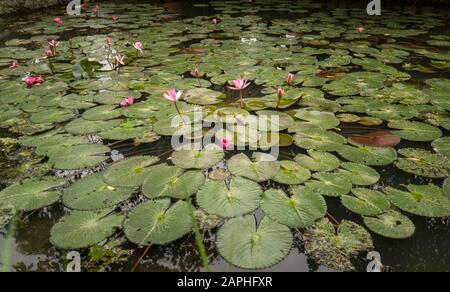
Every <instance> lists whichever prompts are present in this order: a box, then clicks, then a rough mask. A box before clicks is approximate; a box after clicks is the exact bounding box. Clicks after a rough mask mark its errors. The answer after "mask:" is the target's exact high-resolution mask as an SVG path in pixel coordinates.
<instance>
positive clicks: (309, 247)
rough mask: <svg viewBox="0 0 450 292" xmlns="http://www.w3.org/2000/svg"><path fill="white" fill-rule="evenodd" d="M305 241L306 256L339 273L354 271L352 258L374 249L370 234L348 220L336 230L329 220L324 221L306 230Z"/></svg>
mask: <svg viewBox="0 0 450 292" xmlns="http://www.w3.org/2000/svg"><path fill="white" fill-rule="evenodd" d="M304 239H305V250H306V254H308V255H309V256H311V257H312V258H313V259H314V260H315V261H316V262H317V263H318V264H321V265H324V266H327V267H329V268H331V269H334V270H338V271H352V270H354V269H355V267H354V266H353V264H352V262H351V260H352V258H353V257H355V256H357V255H358V254H359V253H361V252H363V251H370V250H372V249H373V242H372V237H371V236H370V234H369V233H368V232H367V231H366V230H365V229H364V228H363V227H361V226H359V225H358V224H356V223H354V222H351V221H346V220H344V221H342V222H341V224H340V225H339V227H338V228H337V230H336V229H335V227H334V225H333V224H332V223H331V222H330V221H329V220H328V219H326V218H325V219H322V220H321V221H319V222H317V223H316V225H315V226H314V227H311V228H309V229H307V230H306V232H305V234H304Z"/></svg>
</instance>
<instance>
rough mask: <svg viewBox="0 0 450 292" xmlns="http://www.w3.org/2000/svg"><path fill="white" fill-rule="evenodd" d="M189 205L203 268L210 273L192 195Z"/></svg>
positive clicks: (188, 199) (188, 200) (188, 201)
mask: <svg viewBox="0 0 450 292" xmlns="http://www.w3.org/2000/svg"><path fill="white" fill-rule="evenodd" d="M187 205H188V210H189V215H190V216H191V219H192V225H193V227H194V232H195V240H196V241H197V247H198V251H199V253H200V257H201V258H202V263H203V267H204V268H205V271H206V272H210V271H211V269H210V268H209V263H208V256H207V255H206V248H205V245H204V243H203V236H202V234H201V233H200V227H199V226H198V221H197V218H196V217H195V214H194V209H193V208H192V202H191V198H190V195H188V198H187Z"/></svg>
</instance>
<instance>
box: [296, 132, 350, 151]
mask: <svg viewBox="0 0 450 292" xmlns="http://www.w3.org/2000/svg"><path fill="white" fill-rule="evenodd" d="M346 142H347V140H346V139H345V138H344V137H343V136H341V135H339V134H337V133H334V132H330V131H324V130H320V129H303V130H301V131H300V132H297V133H296V134H295V136H294V143H295V145H297V146H298V147H300V148H303V149H306V150H318V151H336V150H337V149H340V148H341V147H342V145H343V144H345V143H346Z"/></svg>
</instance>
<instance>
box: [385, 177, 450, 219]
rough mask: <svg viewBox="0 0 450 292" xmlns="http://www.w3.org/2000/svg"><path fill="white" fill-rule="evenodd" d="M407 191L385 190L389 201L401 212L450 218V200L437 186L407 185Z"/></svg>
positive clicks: (390, 188) (389, 188)
mask: <svg viewBox="0 0 450 292" xmlns="http://www.w3.org/2000/svg"><path fill="white" fill-rule="evenodd" d="M406 189H407V191H401V190H398V189H395V188H392V187H388V188H386V189H385V190H384V192H385V193H386V194H387V197H388V199H389V201H391V203H392V204H394V205H395V206H397V207H398V208H400V209H401V210H403V211H405V212H408V213H411V214H414V215H418V216H424V217H448V216H450V198H448V197H446V196H445V195H444V193H443V192H442V189H441V188H440V187H437V186H435V185H407V186H406Z"/></svg>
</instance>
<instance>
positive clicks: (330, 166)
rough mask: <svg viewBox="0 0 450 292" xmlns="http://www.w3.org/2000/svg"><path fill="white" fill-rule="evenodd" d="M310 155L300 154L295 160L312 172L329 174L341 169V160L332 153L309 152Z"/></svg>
mask: <svg viewBox="0 0 450 292" xmlns="http://www.w3.org/2000/svg"><path fill="white" fill-rule="evenodd" d="M308 154H309V156H308V155H303V154H299V155H297V156H296V157H295V158H294V160H295V161H296V162H297V163H298V164H300V165H301V166H302V167H305V168H307V169H309V170H311V171H316V172H327V171H333V170H335V169H336V168H338V167H339V165H340V163H341V162H340V161H339V159H338V158H337V157H336V156H334V155H333V154H331V153H328V152H320V151H314V150H308Z"/></svg>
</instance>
